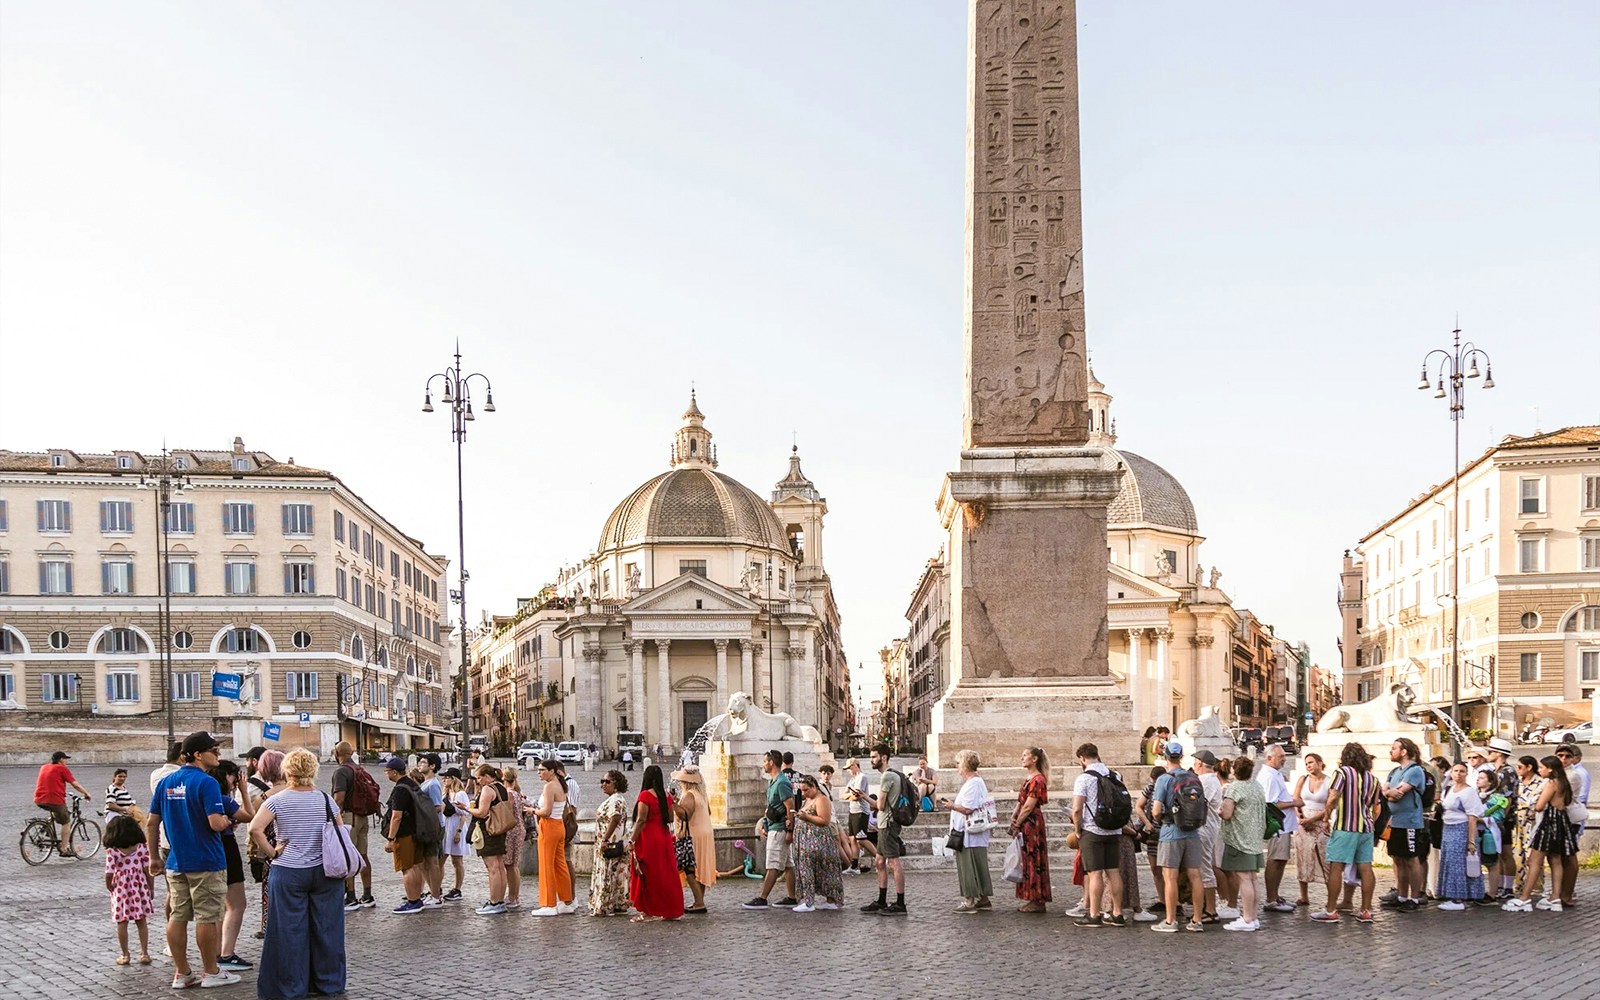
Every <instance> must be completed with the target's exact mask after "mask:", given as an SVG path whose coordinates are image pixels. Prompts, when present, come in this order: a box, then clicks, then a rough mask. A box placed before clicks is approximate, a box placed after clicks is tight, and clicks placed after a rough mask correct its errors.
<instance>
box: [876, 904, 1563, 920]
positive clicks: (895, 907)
mask: <svg viewBox="0 0 1600 1000" xmlns="http://www.w3.org/2000/svg"><path fill="white" fill-rule="evenodd" d="M1560 908H1561V906H1560V904H1557V905H1556V909H1558V910H1559V909H1560ZM905 915H906V904H904V903H890V904H889V905H888V906H885V907H884V908H883V909H881V910H879V911H878V916H880V917H903V916H905Z"/></svg>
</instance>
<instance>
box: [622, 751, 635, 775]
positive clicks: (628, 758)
mask: <svg viewBox="0 0 1600 1000" xmlns="http://www.w3.org/2000/svg"><path fill="white" fill-rule="evenodd" d="M622 769H623V770H624V771H631V770H633V751H632V750H624V751H622Z"/></svg>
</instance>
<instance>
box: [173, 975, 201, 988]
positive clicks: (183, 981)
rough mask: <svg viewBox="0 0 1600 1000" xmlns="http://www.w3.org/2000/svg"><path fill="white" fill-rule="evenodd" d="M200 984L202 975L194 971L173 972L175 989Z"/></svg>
mask: <svg viewBox="0 0 1600 1000" xmlns="http://www.w3.org/2000/svg"><path fill="white" fill-rule="evenodd" d="M199 985H200V977H199V976H197V975H195V974H194V973H192V972H191V973H189V974H188V975H184V974H183V973H181V972H174V973H173V974H172V988H173V989H175V990H187V989H190V988H191V987H195V986H199Z"/></svg>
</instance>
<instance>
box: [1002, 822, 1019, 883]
mask: <svg viewBox="0 0 1600 1000" xmlns="http://www.w3.org/2000/svg"><path fill="white" fill-rule="evenodd" d="M1000 877H1001V878H1003V879H1005V880H1006V881H1007V882H1011V883H1014V884H1017V885H1021V884H1022V834H1020V833H1019V834H1017V835H1016V836H1015V837H1012V838H1011V846H1010V847H1007V848H1006V866H1005V869H1004V870H1003V871H1002V872H1001V873H1000Z"/></svg>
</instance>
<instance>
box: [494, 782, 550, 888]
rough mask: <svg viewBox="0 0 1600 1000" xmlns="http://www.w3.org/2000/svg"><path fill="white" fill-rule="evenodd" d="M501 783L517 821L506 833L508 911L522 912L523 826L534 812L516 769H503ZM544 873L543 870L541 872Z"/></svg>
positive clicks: (525, 830) (524, 830)
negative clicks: (504, 787)
mask: <svg viewBox="0 0 1600 1000" xmlns="http://www.w3.org/2000/svg"><path fill="white" fill-rule="evenodd" d="M500 782H501V784H503V785H505V786H506V792H507V794H509V795H510V796H511V811H512V813H513V814H515V816H516V820H517V821H516V822H515V823H512V824H511V829H509V830H507V831H506V856H505V869H506V909H507V910H520V909H522V844H523V842H524V841H525V840H526V839H527V836H528V830H527V827H526V826H524V825H523V824H524V823H526V822H527V820H528V818H529V817H530V816H531V815H532V814H533V811H534V810H533V807H532V806H531V805H529V804H528V801H527V799H526V798H524V797H523V794H522V784H521V783H520V782H519V781H518V780H517V769H516V768H515V767H503V768H501V769H500ZM543 871H544V869H543V868H541V869H540V872H541V873H543Z"/></svg>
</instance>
